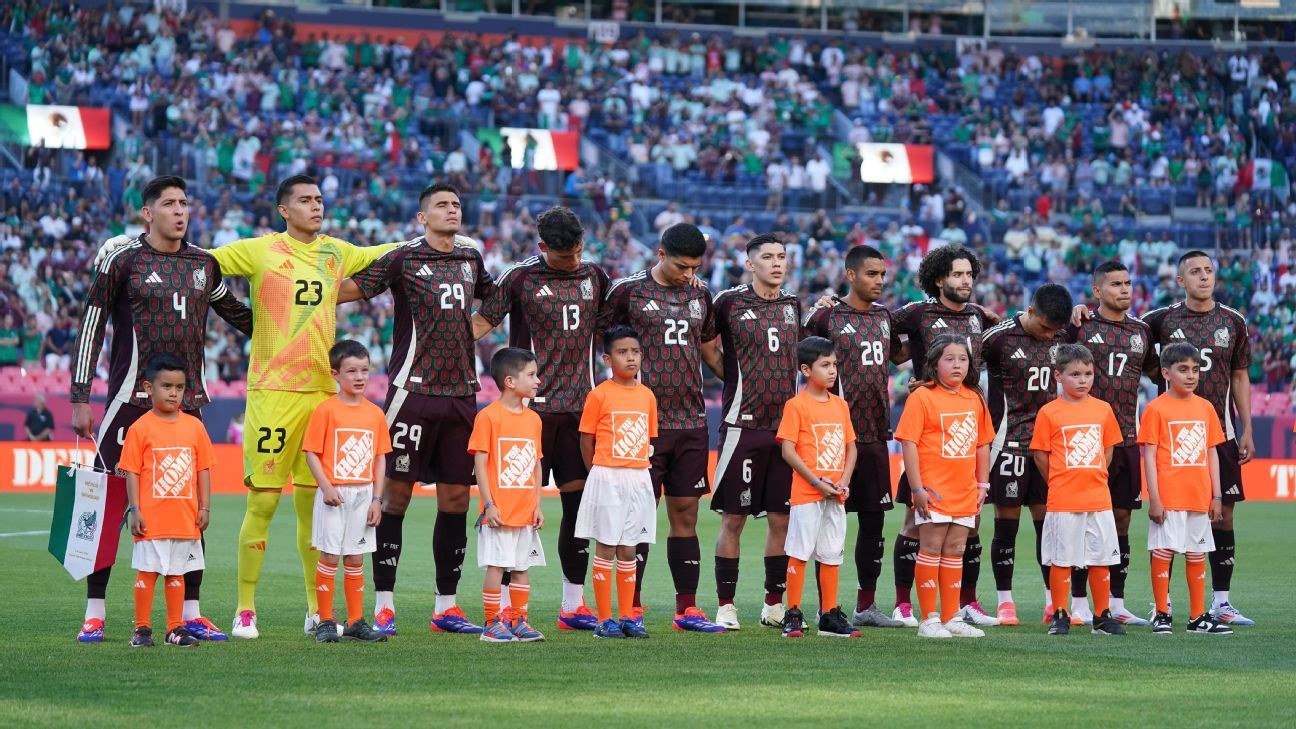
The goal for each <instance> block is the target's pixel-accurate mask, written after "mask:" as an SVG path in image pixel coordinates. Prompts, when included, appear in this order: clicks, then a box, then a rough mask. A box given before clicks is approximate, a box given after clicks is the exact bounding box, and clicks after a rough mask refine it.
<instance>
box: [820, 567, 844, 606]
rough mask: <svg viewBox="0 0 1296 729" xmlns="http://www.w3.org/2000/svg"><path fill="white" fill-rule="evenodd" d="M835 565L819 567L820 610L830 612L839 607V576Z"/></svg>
mask: <svg viewBox="0 0 1296 729" xmlns="http://www.w3.org/2000/svg"><path fill="white" fill-rule="evenodd" d="M839 569H840V568H839V567H838V566H837V565H835V564H821V565H819V610H820V611H822V612H825V613H826V612H828V611H829V610H832V609H833V608H835V607H837V575H838V572H839Z"/></svg>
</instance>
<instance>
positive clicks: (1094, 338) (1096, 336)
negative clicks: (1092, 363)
mask: <svg viewBox="0 0 1296 729" xmlns="http://www.w3.org/2000/svg"><path fill="white" fill-rule="evenodd" d="M1089 343H1090V344H1105V342H1103V338H1102V335H1101V334H1099V333H1098V332H1094V335H1093V336H1092V337H1089Z"/></svg>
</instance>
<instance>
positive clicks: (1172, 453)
mask: <svg viewBox="0 0 1296 729" xmlns="http://www.w3.org/2000/svg"><path fill="white" fill-rule="evenodd" d="M1138 442H1139V445H1155V446H1156V447H1157V449H1156V473H1157V490H1158V492H1159V493H1160V495H1161V505H1162V506H1163V507H1165V508H1167V509H1173V510H1175V511H1209V510H1210V502H1211V481H1210V469H1209V465H1210V456H1209V453H1208V452H1207V449H1209V448H1214V447H1215V446H1217V445H1219V444H1220V443H1223V442H1224V429H1223V428H1221V427H1220V422H1219V416H1217V415H1216V414H1215V408H1214V406H1212V405H1211V404H1210V402H1208V401H1207V400H1206V399H1204V398H1202V397H1199V396H1197V395H1193V396H1191V397H1189V398H1188V399H1186V400H1185V399H1180V398H1177V397H1174V396H1173V395H1170V394H1168V393H1167V394H1164V395H1161V396H1160V397H1158V398H1157V399H1155V400H1153V401H1152V402H1150V403H1148V404H1147V407H1145V408H1144V409H1143V421H1142V423H1140V424H1139V433H1138Z"/></svg>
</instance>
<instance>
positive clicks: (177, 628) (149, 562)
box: [121, 353, 215, 648]
mask: <svg viewBox="0 0 1296 729" xmlns="http://www.w3.org/2000/svg"><path fill="white" fill-rule="evenodd" d="M186 377H187V376H186V375H185V363H184V362H183V361H181V360H180V358H179V357H176V356H175V355H172V354H166V353H160V354H155V355H153V357H152V358H151V359H150V360H149V361H148V363H147V364H146V365H145V369H144V379H143V384H144V393H145V395H147V396H148V398H149V400H150V401H152V403H153V409H152V410H150V411H148V412H147V413H145V414H144V415H141V416H140V417H138V418H136V419H135V422H134V423H131V426H130V428H129V429H127V431H126V442H125V443H123V444H122V446H121V470H122V471H123V472H124V473H125V474H126V500H127V503H128V504H129V506H128V507H127V509H126V511H127V512H128V513H129V514H130V530H131V534H133V535H135V550H134V554H133V555H132V556H131V566H132V567H134V568H135V569H136V570H138V571H139V572H138V574H137V575H136V577H135V635H134V636H133V637H132V638H131V642H130V646H131V647H132V648H148V647H151V646H152V645H153V629H152V628H151V627H150V625H151V622H152V620H151V618H150V613H152V611H153V591H154V590H155V589H156V588H157V580H158V577H159V576H161V577H164V578H165V580H164V584H165V587H164V592H165V595H166V620H167V633H166V643H167V645H174V646H182V647H187V648H188V647H193V646H196V645H198V640H197V639H196V638H194V637H193V636H191V635H190V634H189V631H187V630H185V627H184V620H183V618H182V614H183V612H182V611H183V602H184V591H185V585H184V575H186V574H188V573H190V572H192V571H194V570H200V569H202V568H203V566H204V564H205V561H204V556H203V545H202V533H203V531H204V530H206V529H207V525H208V523H209V522H210V519H211V474H210V469H211V467H212V464H213V463H214V462H215V458H214V456H213V455H212V445H211V440H210V439H208V437H207V430H206V429H205V428H203V424H202V421H201V420H199V419H198V418H195V417H193V416H192V415H188V414H185V413H183V412H181V411H180V406H181V405H182V404H183V401H184V391H185V389H186V388H185V384H186Z"/></svg>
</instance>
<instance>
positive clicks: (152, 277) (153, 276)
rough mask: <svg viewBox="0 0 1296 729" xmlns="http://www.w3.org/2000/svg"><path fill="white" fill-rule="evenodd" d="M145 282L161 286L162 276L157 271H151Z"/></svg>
mask: <svg viewBox="0 0 1296 729" xmlns="http://www.w3.org/2000/svg"><path fill="white" fill-rule="evenodd" d="M144 283H146V284H153V285H154V286H161V285H162V277H161V276H159V275H158V273H157V271H150V272H149V275H148V278H146V279H144Z"/></svg>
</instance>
